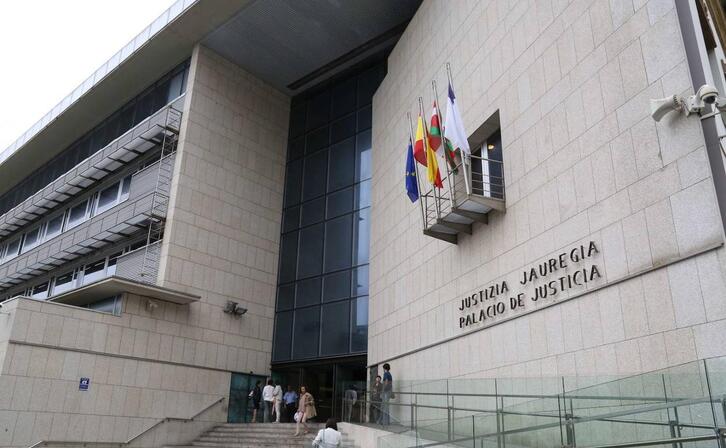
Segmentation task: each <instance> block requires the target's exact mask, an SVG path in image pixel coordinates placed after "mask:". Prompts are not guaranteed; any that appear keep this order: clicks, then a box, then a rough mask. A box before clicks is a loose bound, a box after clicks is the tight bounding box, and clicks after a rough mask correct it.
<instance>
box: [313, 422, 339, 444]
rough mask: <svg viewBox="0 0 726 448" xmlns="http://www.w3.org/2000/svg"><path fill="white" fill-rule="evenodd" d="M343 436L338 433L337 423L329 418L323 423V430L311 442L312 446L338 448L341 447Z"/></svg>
mask: <svg viewBox="0 0 726 448" xmlns="http://www.w3.org/2000/svg"><path fill="white" fill-rule="evenodd" d="M342 440H343V435H342V434H341V433H340V432H338V422H337V421H336V420H335V419H334V418H329V419H328V421H327V423H325V429H321V430H320V431H319V432H318V435H317V436H316V437H315V440H313V446H314V447H316V448H338V447H340V446H341V442H342Z"/></svg>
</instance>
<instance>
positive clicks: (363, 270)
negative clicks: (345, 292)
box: [351, 265, 368, 296]
mask: <svg viewBox="0 0 726 448" xmlns="http://www.w3.org/2000/svg"><path fill="white" fill-rule="evenodd" d="M351 294H352V295H353V296H367V295H368V265H365V266H360V267H358V268H356V269H353V285H352V289H351Z"/></svg>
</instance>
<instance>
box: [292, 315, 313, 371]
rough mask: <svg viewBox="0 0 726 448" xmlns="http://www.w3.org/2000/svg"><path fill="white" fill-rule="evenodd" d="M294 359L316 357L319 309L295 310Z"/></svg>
mask: <svg viewBox="0 0 726 448" xmlns="http://www.w3.org/2000/svg"><path fill="white" fill-rule="evenodd" d="M293 335H294V336H293V341H294V346H293V350H292V355H293V358H294V359H302V358H311V357H313V356H317V355H318V342H319V341H320V307H319V306H314V307H310V308H302V309H299V310H295V330H294V332H293Z"/></svg>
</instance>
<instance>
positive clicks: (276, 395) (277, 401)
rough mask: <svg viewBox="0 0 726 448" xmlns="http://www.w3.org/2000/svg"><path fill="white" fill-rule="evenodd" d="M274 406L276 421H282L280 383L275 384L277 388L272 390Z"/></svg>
mask: <svg viewBox="0 0 726 448" xmlns="http://www.w3.org/2000/svg"><path fill="white" fill-rule="evenodd" d="M272 406H273V411H274V412H275V423H280V417H281V414H282V412H280V411H281V409H282V387H281V386H280V385H279V384H275V388H274V389H273V390H272Z"/></svg>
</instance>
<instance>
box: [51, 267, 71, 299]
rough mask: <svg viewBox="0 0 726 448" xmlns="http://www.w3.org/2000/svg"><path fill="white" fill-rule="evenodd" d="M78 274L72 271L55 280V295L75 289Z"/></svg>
mask: <svg viewBox="0 0 726 448" xmlns="http://www.w3.org/2000/svg"><path fill="white" fill-rule="evenodd" d="M75 278H76V272H75V271H71V272H67V273H65V274H62V275H59V276H58V277H56V278H55V282H54V283H53V295H54V296H56V295H58V294H61V293H64V292H66V291H70V290H71V289H73V287H74V285H75Z"/></svg>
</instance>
